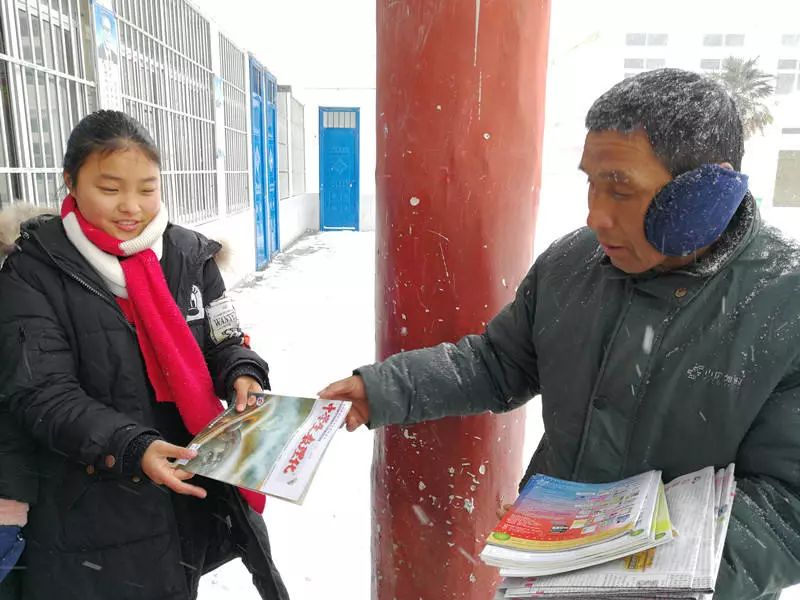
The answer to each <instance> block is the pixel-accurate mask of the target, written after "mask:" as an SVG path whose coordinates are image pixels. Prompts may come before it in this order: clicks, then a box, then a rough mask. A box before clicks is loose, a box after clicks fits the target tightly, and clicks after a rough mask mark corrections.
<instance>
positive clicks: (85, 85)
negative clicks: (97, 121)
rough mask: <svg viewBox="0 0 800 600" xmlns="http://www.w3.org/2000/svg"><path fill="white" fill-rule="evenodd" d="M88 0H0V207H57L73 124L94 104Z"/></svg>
mask: <svg viewBox="0 0 800 600" xmlns="http://www.w3.org/2000/svg"><path fill="white" fill-rule="evenodd" d="M87 14H88V1H87V0H49V2H44V3H43V2H39V1H33V2H31V1H28V0H0V206H1V205H6V204H8V203H10V202H13V201H15V200H24V201H26V202H29V203H32V204H36V205H40V206H56V205H57V204H58V202H59V201H60V199H61V196H62V195H63V192H64V186H63V182H62V176H61V173H62V162H63V158H64V148H65V147H66V143H67V139H68V137H69V134H70V132H71V131H72V128H73V127H74V126H75V125H76V124H77V123H78V121H79V120H80V119H81V118H83V117H84V116H85V115H86V114H88V113H89V112H91V111H93V110H94V109H95V108H96V102H97V100H96V97H97V96H96V88H95V84H94V81H93V79H94V75H93V61H92V60H91V59H88V58H87V56H86V52H85V46H84V44H83V41H82V35H81V31H82V30H83V28H82V24H81V18H82V16H81V15H87Z"/></svg>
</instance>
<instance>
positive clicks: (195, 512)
mask: <svg viewBox="0 0 800 600" xmlns="http://www.w3.org/2000/svg"><path fill="white" fill-rule="evenodd" d="M219 248H220V246H219V244H217V243H216V242H211V241H209V240H207V239H205V238H204V237H203V236H201V235H199V234H197V233H194V232H191V231H189V230H186V229H183V228H181V227H177V226H169V227H168V229H167V231H166V232H165V234H164V254H163V258H162V261H161V263H162V267H163V269H164V273H165V275H166V280H167V284H168V286H169V289H170V290H171V291H172V294H173V296H174V298H175V300H176V302H177V304H178V306H179V307H180V308H181V310H182V311H183V313H184V315H185V316H186V318H187V321H188V324H189V327H190V329H191V331H192V332H193V334H194V336H195V338H196V339H197V341H198V343H199V344H200V347H201V348H202V350H203V353H204V355H205V357H206V361H207V363H208V366H209V370H210V372H211V375H212V378H213V380H214V384H215V388H216V392H217V394H218V395H219V396H220V397H221V398H227V397H228V396H229V395H230V393H231V391H232V381H233V379H234V378H235V377H237V376H239V375H242V374H248V375H251V376H254V377H256V378H257V379H259V380H261V382H262V383H263V384H264V386H268V379H267V375H268V368H267V364H266V363H265V362H264V361H263V360H261V358H259V357H258V355H256V354H255V353H254V352H252V351H251V350H249V349H248V348H246V347H245V346H244V345H243V343H242V334H241V332H240V331H238V330H237V329H236V328H232V329H230V330H226V332H224V336H223V337H220V334H221V333H222V332H213V333H215V335H214V336H212V335H211V334H212V331H211V330H210V325H209V323H208V321H207V319H205V318H204V314H205V310H206V309H205V307H207V306H208V305H210V304H211V303H212V302H214V301H215V300H218V299H219V298H221V297H222V296H223V295H224V293H225V288H224V284H223V281H222V278H221V276H220V272H219V270H218V268H217V266H216V263H215V262H214V260H213V256H214V255H215V254H216V252H217V251H218V250H219ZM223 338H224V339H223ZM146 435H157V436H160V437H162V438H164V439H166V440H167V441H169V442H171V443H174V444H179V445H185V444H186V443H187V442H188V441H189V440H190V439H191V436H190V435H189V433H188V432H187V431H186V429H185V428H184V426H183V423H182V422H181V419H180V417H179V415H178V412H177V409H176V407H175V405H174V404H172V403H169V402H159V403H157V402H155V399H154V395H153V390H152V388H151V386H150V384H149V381H148V378H147V374H146V372H145V366H144V362H143V359H142V356H141V353H140V351H139V346H138V342H137V337H136V331H135V329H134V328H133V327H132V326H131V325H130V324H129V323H128V321H127V320H126V319H125V317H124V316H123V314H122V312H121V310H120V309H119V307H118V306H117V303H116V301H115V299H114V297H113V296H112V295H111V294H110V293H109V292H108V290H107V289H106V288H105V286H104V284H103V281H102V279H100V277H99V276H98V275H97V274H96V273H95V272H94V271H93V270H92V268H91V267H90V266H89V265H88V263H87V262H86V261H85V260H84V259H83V257H82V256H81V255H80V254H79V253H78V252H77V250H76V249H75V248H74V247H73V246H72V244H71V243H70V242H69V241H68V239H67V238H66V236H65V234H64V230H63V227H62V225H61V221H60V219H56V218H40V219H38V220H35V221H30V222H28V223H27V224H26V225H24V226H23V229H22V238H21V239H20V242H19V248H18V251H17V252H15V253H14V254H12V255H11V256H10V257H9V258H8V259H7V261H6V263H5V265H4V266H3V270H2V272H0V497H5V498H13V499H16V500H22V501H25V502H28V503H30V504H31V510H30V514H29V524H28V526H27V527H26V528H25V530H24V533H25V536H26V538H27V542H28V547H27V550H26V552H25V554H24V556H23V566H24V567H25V569H24V570H22V571H19V577H17V579H19V580H21V581H19V582H17V583H21V587H22V595H21V597H22V598H23V599H24V600H51V599H53V598H61V599H71V598H75V599H81V600H92V599H97V600H101V599H102V600H107V599H109V598H115V599H118V600H123V599H138V600H141V599H153V600H155V599H156V598H158V599H175V600H178V599H181V600H184V599H187V598H192V597H194V596H195V594H196V589H197V584H198V580H199V577H200V575H201V574H202V573H203V572H207V571H209V570H211V569H213V568H215V567H217V566H219V565H220V564H222V563H224V562H227V561H228V560H230V559H232V558H234V557H236V556H242V557H243V559H244V561H245V564H247V566H248V568H249V569H250V571H251V572H252V573H253V575H254V581H255V584H256V586H257V587H258V589H259V591H260V592H261V594H262V597H264V598H270V599H283V598H286V597H287V594H286V591H285V589H284V587H283V583H282V582H281V579H280V576H279V575H278V573H277V571H276V569H275V567H274V565H273V562H272V559H271V556H270V548H269V541H268V538H267V532H266V528H265V527H264V523H263V520H262V519H261V517H260V516H258V515H257V514H256V513H254V512H253V511H252V510H251V509H250V508H249V507H248V506H247V504H246V503H244V502H243V501H242V499H241V497H240V495H239V494H238V492H237V491H236V490H235V489H233V488H232V487H230V486H225V485H222V484H218V483H216V482H213V481H211V480H207V479H201V480H198V479H197V478H195V480H193V481H194V482H195V483H198V484H199V485H201V486H203V487H205V488H206V489H207V490H208V492H209V495H208V498H207V499H205V500H200V499H196V498H190V497H187V496H179V495H176V494H173V493H172V492H169V491H168V490H166V489H164V488H161V487H159V486H156V485H154V484H152V483H151V482H149V480H148V479H147V477H145V476H144V475H142V474H141V473H140V472H139V470H138V467H139V465H138V464H130V462H131V452H130V446H129V445H130V444H131V442H132V441H133V440H142V439H143V436H146ZM126 451H127V452H126ZM133 454H134V456H135V455H136V453H133ZM126 463H127V464H126Z"/></svg>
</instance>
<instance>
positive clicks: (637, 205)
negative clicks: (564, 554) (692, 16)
mask: <svg viewBox="0 0 800 600" xmlns="http://www.w3.org/2000/svg"><path fill="white" fill-rule="evenodd" d="M586 126H587V128H588V134H587V136H586V142H585V145H584V151H583V156H582V159H581V163H580V169H581V170H582V171H583V172H584V173H586V175H587V177H588V185H589V193H588V196H589V216H588V220H587V224H588V228H584V229H580V230H578V231H576V232H574V233H572V234H570V235H568V236H566V237H564V238H562V239H561V240H559V241H558V242H556V243H555V244H553V245H552V246H551V247H550V248H549V249H548V250H547V251H546V252H545V253H544V254H542V255H541V256H540V257H539V259H538V260H537V261H536V264H535V265H534V266H533V268H532V269H531V270H530V272H529V273H528V275H527V276H526V277H525V279H524V281H523V282H522V283H521V284H520V286H519V289H518V291H517V295H516V299H515V300H514V302H512V303H511V304H510V305H508V306H507V307H506V308H505V309H503V310H502V312H500V314H499V315H498V316H497V317H495V319H494V320H492V321H491V322H490V323H489V325H488V327H487V329H486V331H485V332H484V333H483V335H470V336H467V337H465V338H463V339H462V340H460V341H459V342H458V343H457V344H442V345H439V346H436V347H434V348H426V349H423V350H417V351H412V352H405V353H403V354H399V355H396V356H393V357H391V358H389V359H388V360H386V361H384V362H382V363H378V364H374V365H370V366H366V367H362V368H361V369H358V370H357V371H356V375H355V376H353V377H350V378H348V379H345V380H342V381H340V382H337V383H335V384H332V385H331V386H329V387H328V388H327V389H326V390H325V391H324V392H323V396H324V397H339V398H342V397H344V398H349V399H351V400H353V402H354V409H353V411H352V412H351V414H350V416H349V420H348V428H350V429H354V428H355V427H358V426H359V425H361V424H364V423H368V424H369V426H370V427H380V426H384V425H388V424H400V423H414V422H419V421H424V420H429V419H436V418H440V417H444V416H448V415H467V414H474V413H480V412H483V411H487V410H490V411H494V412H503V411H508V410H512V409H514V408H516V407H518V406H520V405H522V404H524V403H525V402H527V401H528V400H529V399H530V398H531V397H532V396H534V395H537V394H541V395H542V407H543V409H542V416H543V419H544V425H545V433H544V436H543V438H542V440H541V443H540V445H539V448H538V450H537V451H536V453H535V454H534V456H533V459H532V461H531V463H530V466H529V468H528V472H527V475H526V480H527V478H528V477H529V476H530V475H531V474H532V473H534V472H538V473H545V474H549V475H552V476H555V477H560V478H567V479H574V480H581V481H592V482H602V481H611V480H616V479H621V478H623V477H626V476H629V475H632V474H635V473H639V472H642V471H647V470H649V469H660V470H662V471H663V472H664V477H665V479H670V478H673V477H675V476H678V475H681V474H684V473H688V472H691V471H694V470H696V469H699V468H701V467H704V466H708V465H716V466H718V467H719V466H724V465H726V464H728V463H730V462H736V475H737V481H738V496H737V499H736V502H735V505H734V508H733V516H732V520H731V526H730V530H729V533H728V538H727V543H726V547H725V553H724V559H723V562H722V565H721V570H720V576H719V580H718V583H717V593H716V596H715V597H716V598H718V599H720V598H731V599H733V598H736V599H744V598H767V597H777V596H778V595H779V594H780V590H781V589H782V588H784V587H786V586H789V585H791V584H794V583H797V582H798V581H800V343H798V341H800V302H798V293H800V249H799V248H798V246H797V245H796V244H794V243H793V242H790V241H788V240H786V239H785V238H783V237H782V236H781V235H780V234H779V233H778V232H777V231H775V230H774V229H772V228H770V227H767V226H765V225H764V224H763V223H762V222H761V219H760V217H759V213H758V209H757V207H756V204H755V202H754V200H753V197H752V196H751V195H750V193H749V192H748V191H747V177H746V176H744V175H742V174H741V173H739V169H740V168H741V160H742V155H743V152H744V150H743V134H742V124H741V121H740V119H739V116H738V113H737V110H736V107H735V105H734V103H733V101H732V99H731V98H730V97H729V96H728V94H727V93H726V92H725V90H723V89H722V88H721V87H720V86H719V85H718V84H716V83H715V82H713V81H712V80H710V79H708V78H706V77H703V76H701V75H697V74H694V73H690V72H686V71H680V70H675V69H662V70H658V71H652V72H648V73H644V74H641V75H638V76H636V77H633V78H631V79H628V80H625V81H623V82H621V83H619V84H617V85H616V86H614V87H613V88H612V89H611V90H609V91H608V92H607V93H605V94H604V95H603V96H601V97H600V98H599V99H598V100H597V101H596V102H595V103H594V105H593V106H592V108H591V109H590V110H589V113H588V115H587V117H586ZM522 483H523V485H524V483H525V481H523V482H522Z"/></svg>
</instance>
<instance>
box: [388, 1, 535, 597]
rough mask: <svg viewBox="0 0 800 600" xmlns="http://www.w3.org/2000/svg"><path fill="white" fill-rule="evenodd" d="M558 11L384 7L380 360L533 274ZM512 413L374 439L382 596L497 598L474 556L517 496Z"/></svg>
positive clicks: (475, 311)
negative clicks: (552, 22)
mask: <svg viewBox="0 0 800 600" xmlns="http://www.w3.org/2000/svg"><path fill="white" fill-rule="evenodd" d="M549 13H550V5H549V2H543V3H540V2H489V1H488V0H475V2H474V3H473V2H468V1H466V0H437V1H436V2H413V3H412V2H405V1H403V2H399V1H397V0H378V1H377V39H378V90H377V113H378V115H379V116H378V122H377V132H378V134H377V136H376V138H377V139H376V141H377V150H378V151H377V157H378V161H377V165H376V185H377V190H376V192H377V208H376V210H377V214H376V223H377V232H376V233H377V249H376V256H377V261H376V266H377V280H376V324H377V326H376V342H377V348H378V355H379V356H378V358H385V357H386V356H388V355H390V354H394V353H395V352H397V351H399V350H401V349H403V350H409V349H412V348H419V347H424V346H430V345H434V344H437V343H440V342H443V341H456V340H458V339H459V338H460V337H462V336H463V335H465V334H469V333H480V332H481V330H482V329H483V328H484V326H485V323H488V322H489V321H490V320H491V318H492V317H493V316H494V315H495V314H496V313H497V312H498V311H499V310H500V309H501V308H502V307H503V306H504V305H505V304H507V303H508V302H509V301H511V300H512V298H513V295H514V288H515V286H516V285H517V284H518V283H519V281H520V280H521V279H522V277H523V276H524V274H525V273H526V272H527V270H528V269H529V267H530V264H531V261H532V250H533V233H534V227H535V210H536V203H537V200H538V191H539V190H540V189H541V186H540V185H539V183H540V178H541V162H540V160H541V155H542V132H543V124H544V82H545V72H546V67H547V55H546V53H547V43H548V39H547V37H548V26H549ZM389 132H391V135H389ZM519 416H521V415H519ZM515 417H517V415H514V416H510V415H500V416H496V417H495V416H478V417H469V418H451V419H445V420H442V421H439V422H436V423H429V424H422V425H416V426H412V427H402V428H401V427H390V428H386V429H384V430H380V431H378V432H377V433H376V436H375V461H374V467H373V480H374V486H373V508H372V510H373V522H374V524H375V527H374V529H373V541H372V543H373V556H374V557H375V560H376V564H375V565H374V569H375V572H374V576H373V579H372V582H373V595H372V597H373V599H374V600H395V599H396V600H417V599H418V598H439V599H441V600H454V599H456V598H466V599H474V600H485V599H486V598H491V597H493V593H494V586H495V584H496V582H497V580H498V577H497V572H496V570H494V569H490V568H488V567H486V566H485V565H483V564H482V563H481V562H480V560H478V559H477V556H478V553H479V552H480V549H481V546H482V542H483V540H484V539H485V536H486V535H487V534H488V532H489V531H490V530H491V528H492V526H493V525H495V523H496V520H497V518H496V511H497V510H498V509H499V508H500V504H501V503H502V501H503V500H501V499H505V501H506V502H508V501H510V500H513V498H514V497H516V486H517V483H518V481H517V479H518V477H519V475H520V474H521V467H522V464H521V463H522V460H521V459H522V457H521V451H522V434H523V431H524V423H523V419H521V418H519V419H517V420H516V422H515ZM496 439H497V440H498V443H495V442H494V441H495V440H496ZM378 526H380V529H378ZM378 531H379V532H380V533H379V534H378ZM445 531H448V532H451V535H445ZM431 564H435V565H439V568H437V569H431V568H430V566H431Z"/></svg>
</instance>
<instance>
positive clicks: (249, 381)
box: [233, 375, 264, 412]
mask: <svg viewBox="0 0 800 600" xmlns="http://www.w3.org/2000/svg"><path fill="white" fill-rule="evenodd" d="M233 391H234V392H236V411H237V412H242V411H243V410H244V409H245V408H246V407H248V406H255V405H256V400H257V398H256V397H255V396H251V395H250V393H251V392H253V393H258V392H263V391H264V390H263V389H261V383H259V381H258V380H257V379H254V378H253V377H250V376H249V375H242V376H241V377H237V378H236V380H235V381H234V382H233Z"/></svg>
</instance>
